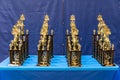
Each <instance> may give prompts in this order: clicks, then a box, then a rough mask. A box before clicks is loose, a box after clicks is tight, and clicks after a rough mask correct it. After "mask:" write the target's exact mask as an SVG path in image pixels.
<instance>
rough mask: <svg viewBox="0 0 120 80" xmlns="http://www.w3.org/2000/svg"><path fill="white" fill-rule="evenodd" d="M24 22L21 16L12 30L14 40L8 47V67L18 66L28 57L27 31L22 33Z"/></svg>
mask: <svg viewBox="0 0 120 80" xmlns="http://www.w3.org/2000/svg"><path fill="white" fill-rule="evenodd" d="M24 20H25V17H24V15H23V14H22V15H21V16H20V19H19V20H18V21H17V23H16V24H15V25H14V26H13V28H12V35H13V36H14V39H13V40H12V41H11V43H10V45H9V47H10V48H9V53H10V64H9V65H8V66H20V65H22V64H23V62H24V60H25V59H26V58H27V57H29V56H28V36H29V33H28V30H26V34H25V33H24Z"/></svg>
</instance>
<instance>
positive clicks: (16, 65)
mask: <svg viewBox="0 0 120 80" xmlns="http://www.w3.org/2000/svg"><path fill="white" fill-rule="evenodd" d="M8 66H21V65H20V64H8Z"/></svg>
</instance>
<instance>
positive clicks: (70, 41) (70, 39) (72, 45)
mask: <svg viewBox="0 0 120 80" xmlns="http://www.w3.org/2000/svg"><path fill="white" fill-rule="evenodd" d="M70 20H71V22H70V30H71V31H70V34H69V31H68V30H66V36H67V40H66V41H67V42H66V43H67V44H66V46H67V59H68V60H67V61H68V65H69V66H73V67H75V66H81V58H80V57H81V45H80V44H79V38H78V36H79V35H78V34H79V30H78V29H77V28H76V24H75V16H74V15H71V17H70Z"/></svg>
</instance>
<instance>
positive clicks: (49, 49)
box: [37, 15, 54, 66]
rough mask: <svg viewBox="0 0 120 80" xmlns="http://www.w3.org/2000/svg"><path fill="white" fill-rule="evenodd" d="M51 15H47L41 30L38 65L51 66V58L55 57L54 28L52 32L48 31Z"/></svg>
mask: <svg viewBox="0 0 120 80" xmlns="http://www.w3.org/2000/svg"><path fill="white" fill-rule="evenodd" d="M48 21H49V16H48V15H45V17H44V21H43V25H42V28H41V31H40V40H39V43H38V46H37V47H38V63H37V66H49V65H50V59H51V58H52V57H53V35H54V33H53V30H51V34H49V31H48V27H49V25H48Z"/></svg>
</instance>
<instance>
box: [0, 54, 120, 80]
mask: <svg viewBox="0 0 120 80" xmlns="http://www.w3.org/2000/svg"><path fill="white" fill-rule="evenodd" d="M81 62H82V66H81V67H68V65H67V61H66V58H65V56H63V55H55V56H54V58H52V59H51V64H50V66H48V67H39V66H36V65H37V56H36V55H30V58H28V59H27V60H26V61H25V62H24V64H23V65H22V66H8V64H9V58H7V59H5V60H4V61H3V62H1V63H0V80H120V77H119V76H120V75H119V74H120V71H119V67H118V66H117V65H115V66H109V67H104V66H101V65H100V64H99V63H98V62H97V61H96V60H95V59H94V58H92V56H91V55H84V56H82V61H81Z"/></svg>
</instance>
